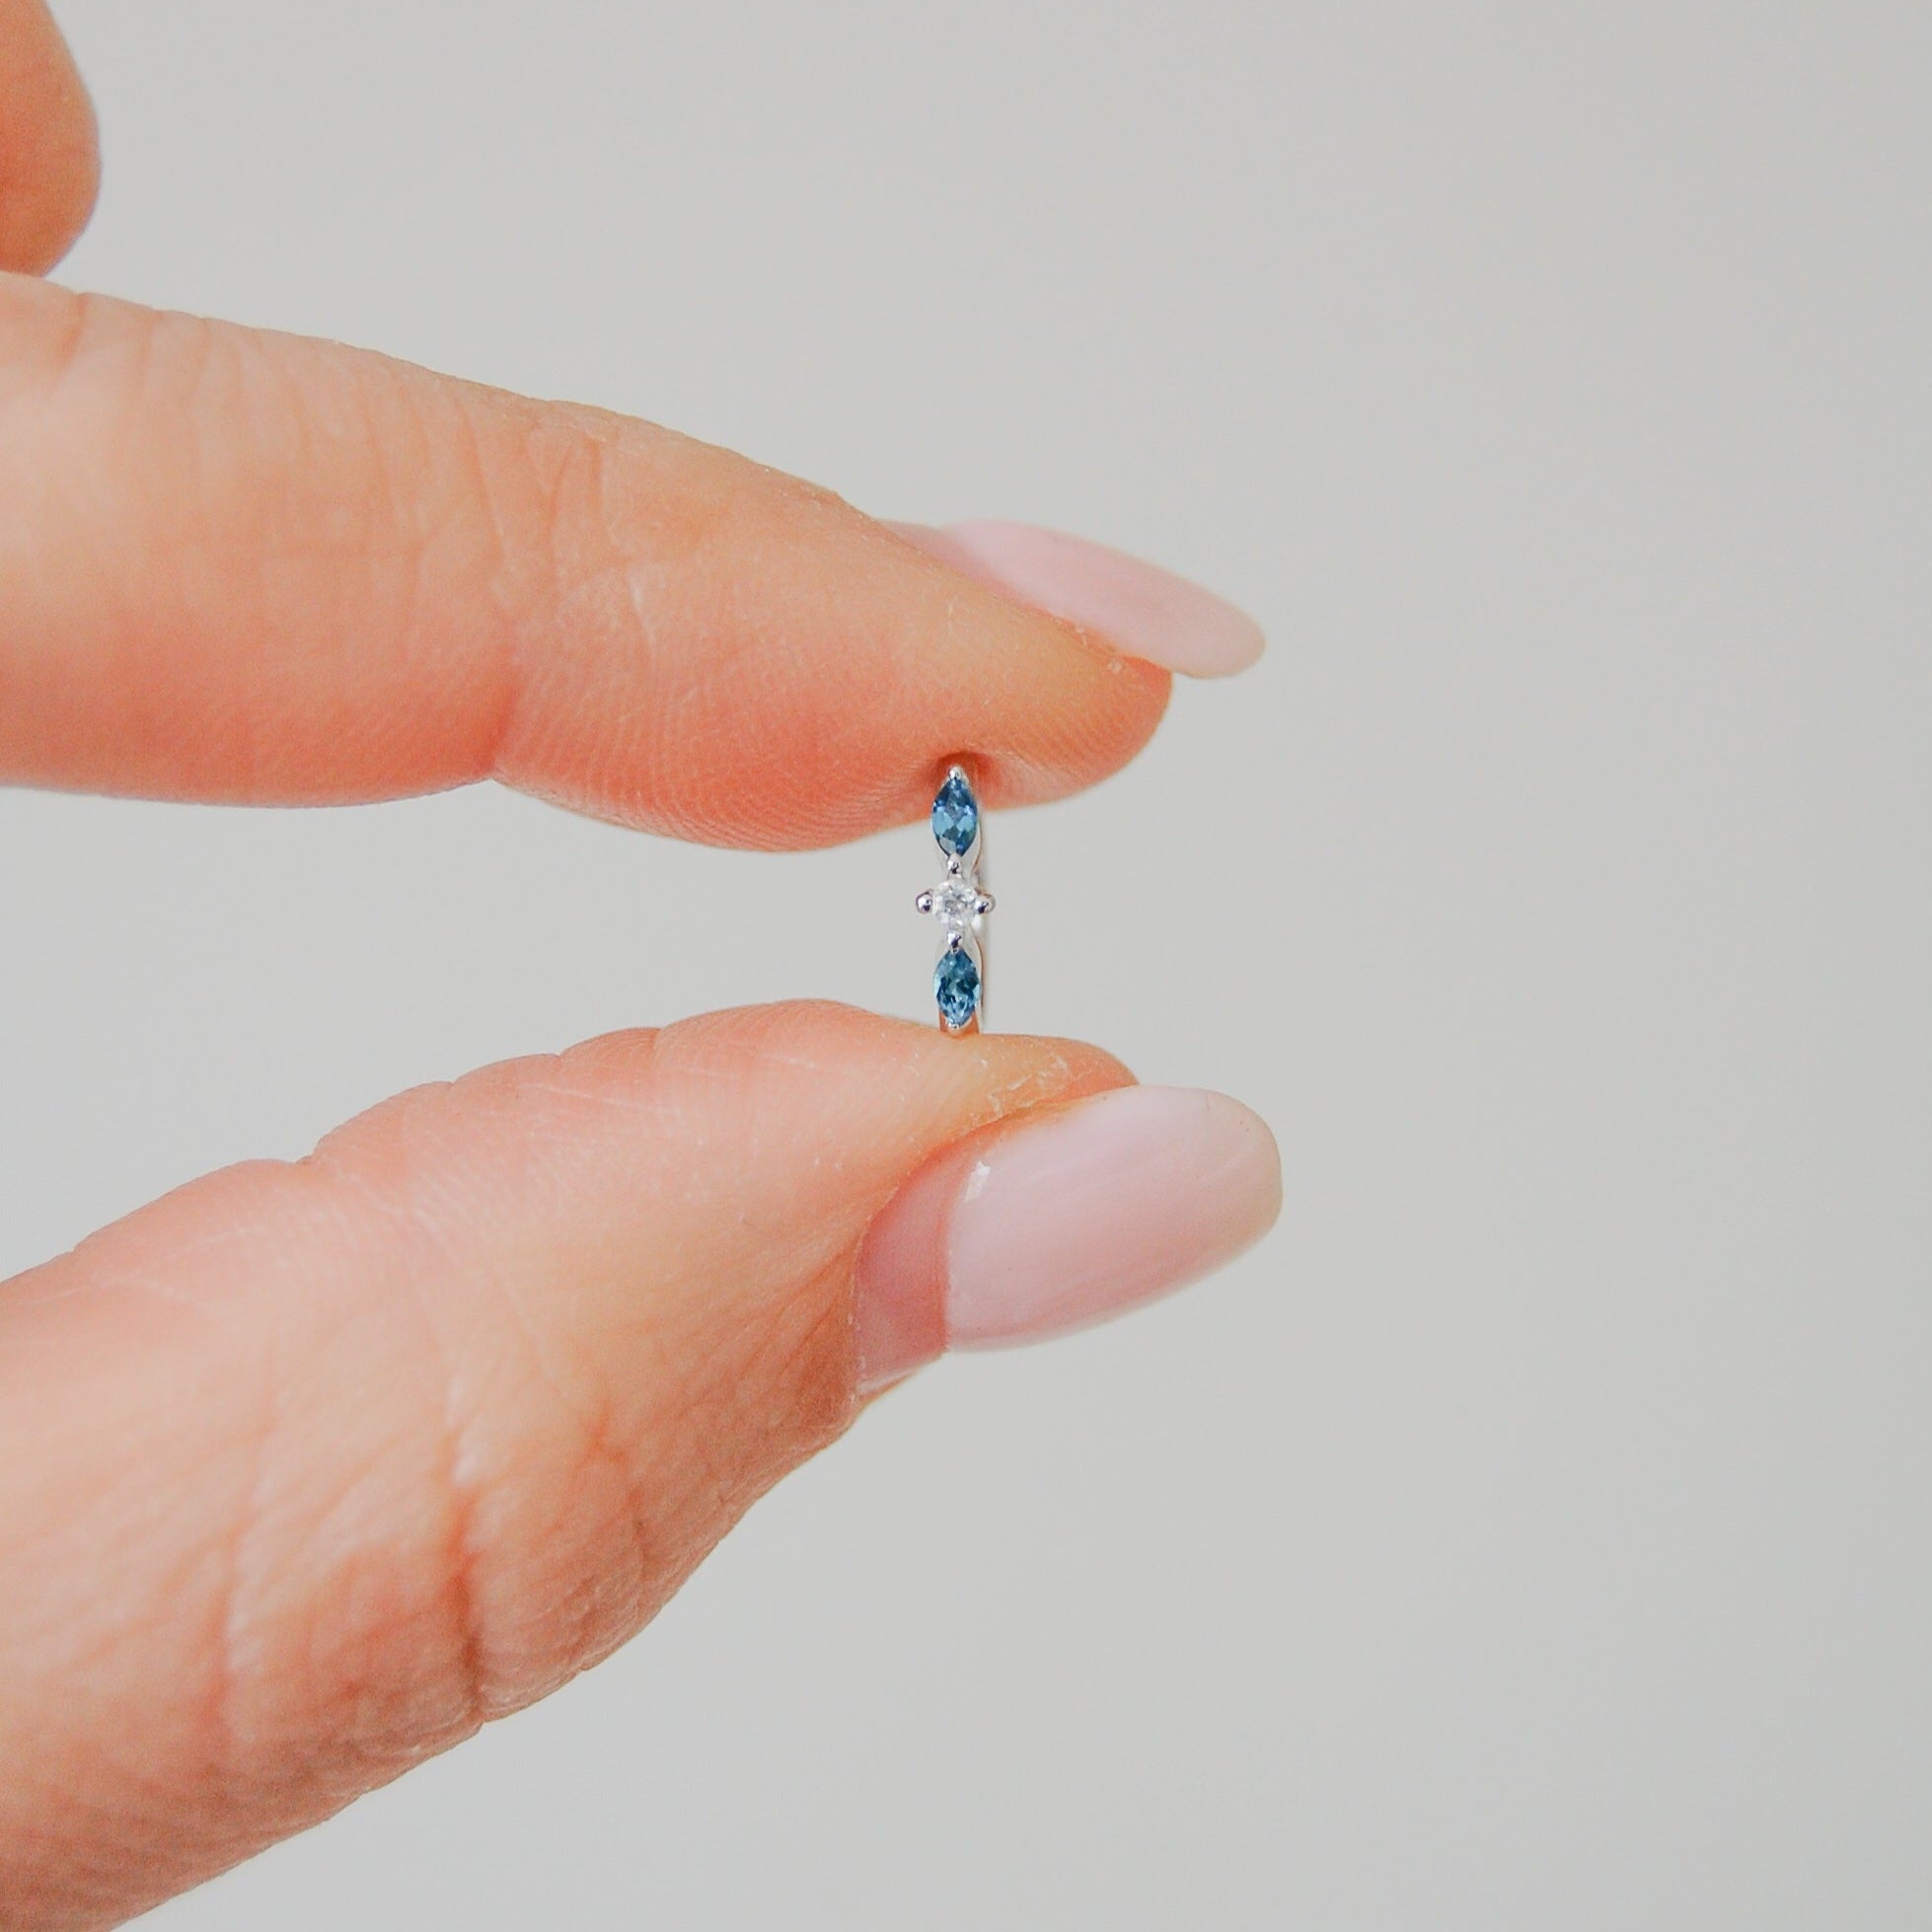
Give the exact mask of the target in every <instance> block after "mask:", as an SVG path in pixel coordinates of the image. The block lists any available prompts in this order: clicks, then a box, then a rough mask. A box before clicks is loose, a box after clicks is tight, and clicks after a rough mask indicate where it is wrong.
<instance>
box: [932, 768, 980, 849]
mask: <svg viewBox="0 0 1932 1932" xmlns="http://www.w3.org/2000/svg"><path fill="white" fill-rule="evenodd" d="M932 836H933V838H934V839H936V840H937V841H938V843H939V850H940V851H941V852H949V853H951V854H952V855H953V856H954V857H955V858H964V857H965V856H966V855H967V854H968V853H969V852H971V851H972V850H973V842H974V840H976V839H977V838H978V837H979V836H980V801H979V800H978V799H977V798H975V797H974V796H973V787H972V786H971V785H970V784H968V783H967V782H966V774H965V773H964V772H962V771H960V770H959V768H958V767H957V766H955V767H954V768H953V769H952V771H951V772H949V773H948V774H947V775H946V781H945V783H944V784H942V785H941V786H940V787H939V795H938V796H937V797H936V798H934V799H933V801H932Z"/></svg>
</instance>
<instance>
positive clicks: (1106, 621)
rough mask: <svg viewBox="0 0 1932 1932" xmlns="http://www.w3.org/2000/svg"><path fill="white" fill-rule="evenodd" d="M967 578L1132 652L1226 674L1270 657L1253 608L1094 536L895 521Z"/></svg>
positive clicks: (1022, 526)
mask: <svg viewBox="0 0 1932 1932" xmlns="http://www.w3.org/2000/svg"><path fill="white" fill-rule="evenodd" d="M891 527H892V528H893V529H894V530H896V531H897V532H898V533H899V534H900V536H902V537H904V538H905V539H906V541H907V542H908V543H910V544H917V545H918V546H919V548H920V549H921V550H923V551H925V552H927V553H928V555H929V556H932V557H937V558H938V559H939V561H940V562H942V563H945V564H949V565H950V566H951V567H952V568H953V569H955V570H957V571H959V572H960V573H961V574H962V575H964V576H968V577H972V578H974V579H976V580H977V581H978V582H980V583H984V584H990V585H991V586H992V587H993V588H994V589H995V590H1001V591H1004V592H1005V593H1006V595H1007V596H1009V597H1012V598H1015V599H1017V600H1018V602H1020V603H1022V604H1031V605H1033V606H1034V607H1035V608H1036V609H1038V610H1042V611H1045V612H1047V613H1048V614H1049V615H1050V616H1053V617H1057V618H1064V619H1065V620H1066V621H1067V622H1068V623H1069V624H1077V625H1078V626H1079V627H1080V629H1081V630H1082V631H1092V632H1098V633H1099V635H1101V636H1102V637H1104V638H1106V640H1107V641H1108V642H1109V643H1110V644H1112V645H1114V647H1115V648H1116V649H1118V650H1123V651H1125V652H1126V653H1127V655H1128V656H1130V657H1140V658H1145V659H1146V660H1147V661H1148V662H1149V663H1150V664H1162V665H1165V666H1166V668H1167V669H1168V670H1170V671H1184V672H1186V673H1187V675H1188V676H1189V677H1193V678H1225V677H1227V676H1229V675H1231V674H1232V673H1233V672H1235V671H1245V670H1246V669H1247V667H1248V666H1249V665H1250V664H1252V663H1253V662H1254V661H1255V659H1256V658H1257V657H1259V656H1260V655H1261V646H1262V636H1261V627H1260V626H1259V625H1258V624H1256V623H1255V621H1254V620H1253V618H1251V617H1249V616H1248V615H1247V613H1246V612H1245V611H1237V610H1236V609H1235V608H1234V606H1233V605H1232V604H1230V603H1228V602H1227V601H1226V599H1225V598H1221V597H1217V596H1216V595H1215V594H1214V592H1213V591H1211V590H1203V589H1202V588H1201V586H1200V585H1199V584H1197V583H1190V582H1189V581H1188V580H1187V578H1185V577H1177V576H1175V575H1174V573H1173V572H1172V571H1171V570H1163V569H1161V568H1159V567H1158V566H1157V565H1156V564H1152V563H1143V562H1142V561H1141V560H1140V558H1139V557H1126V556H1123V555H1122V554H1121V553H1120V552H1119V551H1117V550H1109V549H1107V547H1106V546H1105V545H1104V544H1090V543H1088V542H1087V541H1086V539H1085V538H1084V537H1069V536H1065V535H1063V534H1062V533H1061V532H1060V531H1058V530H1042V529H1040V528H1039V527H1038V526H1037V525H1036V524H1030V523H949V524H947V525H945V527H944V528H943V529H934V528H933V527H931V526H930V525H928V524H923V523H895V524H893V525H892V526H891Z"/></svg>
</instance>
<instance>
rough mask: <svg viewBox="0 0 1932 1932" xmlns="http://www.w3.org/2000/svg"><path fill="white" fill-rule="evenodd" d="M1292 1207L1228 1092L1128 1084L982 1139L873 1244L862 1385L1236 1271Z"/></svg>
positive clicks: (868, 1259)
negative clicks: (1284, 1202) (1235, 1261)
mask: <svg viewBox="0 0 1932 1932" xmlns="http://www.w3.org/2000/svg"><path fill="white" fill-rule="evenodd" d="M1280 1208H1281V1161H1280V1157H1279V1156H1278V1154H1277V1153H1276V1152H1275V1141H1274V1137H1273V1135H1271V1134H1270V1133H1269V1132H1268V1129H1267V1126H1266V1124H1265V1123H1264V1122H1263V1121H1262V1120H1261V1118H1260V1116H1259V1115H1257V1114H1254V1113H1251V1112H1250V1111H1249V1110H1248V1109H1247V1108H1246V1107H1244V1106H1242V1105H1241V1104H1240V1102H1239V1101H1238V1100H1230V1099H1228V1098H1227V1097H1226V1095H1225V1094H1220V1093H1205V1092H1201V1091H1199V1090H1198V1089H1195V1088H1192V1087H1177V1086H1128V1087H1121V1088H1119V1089H1117V1090H1116V1091H1114V1092H1111V1093H1101V1094H1096V1095H1094V1096H1093V1097H1092V1098H1090V1099H1086V1100H1077V1101H1075V1102H1074V1103H1073V1104H1072V1105H1071V1106H1066V1107H1056V1108H1052V1109H1050V1110H1046V1111H1043V1112H1042V1113H1040V1114H1038V1115H1036V1116H1027V1115H1021V1116H1019V1117H1018V1119H1017V1120H1015V1121H1013V1122H1011V1123H1008V1124H1006V1125H1003V1126H1002V1127H999V1128H996V1129H993V1130H991V1131H990V1132H988V1133H986V1134H980V1135H975V1136H973V1137H972V1138H971V1139H969V1140H967V1141H965V1142H963V1143H962V1144H961V1145H960V1146H958V1147H956V1148H952V1149H949V1150H947V1151H946V1152H944V1153H942V1154H940V1155H938V1156H937V1157H936V1158H935V1159H933V1160H932V1161H930V1162H929V1163H928V1164H927V1166H926V1167H925V1168H923V1169H922V1170H921V1171H920V1172H919V1173H918V1174H916V1175H914V1176H913V1178H912V1179H911V1180H910V1181H908V1182H907V1183H906V1185H905V1186H904V1187H903V1188H902V1189H901V1190H900V1191H899V1193H898V1194H897V1195H896V1196H895V1197H894V1198H893V1199H892V1201H891V1202H889V1203H888V1204H887V1206H886V1208H885V1209H884V1211H883V1212H882V1213H881V1214H880V1215H879V1217H878V1219H877V1220H876V1221H875V1222H874V1223H873V1224H872V1226H871V1229H870V1231H869V1232H868V1233H867V1234H866V1236H865V1240H864V1243H863V1245H862V1246H861V1248H860V1250H859V1256H858V1277H857V1286H856V1303H855V1316H854V1319H855V1326H856V1330H857V1350H858V1381H859V1387H860V1388H861V1389H873V1388H879V1387H882V1386H883V1385H884V1384H885V1383H887V1382H891V1381H896V1380H897V1379H898V1378H899V1377H900V1376H901V1375H907V1374H909V1373H910V1372H911V1371H912V1370H914V1369H917V1368H918V1367H920V1365H921V1364H922V1363H926V1362H929V1361H931V1360H932V1359H933V1357H934V1356H936V1355H939V1354H940V1353H941V1352H942V1351H944V1350H945V1349H948V1348H983V1347H990V1346H997V1345H999V1344H1001V1343H1006V1342H1032V1341H1040V1340H1043V1339H1044V1338H1045V1337H1047V1336H1049V1335H1060V1334H1064V1333H1066V1332H1067V1331H1068V1330H1069V1329H1073V1328H1083V1327H1085V1326H1086V1325H1087V1324H1088V1323H1089V1322H1095V1321H1104V1320H1105V1319H1106V1318H1107V1317H1108V1316H1110V1315H1116V1314H1119V1313H1120V1312H1121V1311H1122V1310H1123V1309H1126V1308H1131V1307H1133V1306H1135V1305H1136V1304H1137V1303H1139V1302H1142V1301H1146V1300H1151V1299H1152V1297H1154V1296H1156V1295H1162V1294H1165V1293H1166V1292H1167V1291H1168V1290H1169V1289H1174V1288H1180V1287H1182V1286H1183V1285H1184V1284H1186V1283H1188V1282H1191V1281H1196V1280H1198V1279H1199V1278H1200V1277H1201V1276H1203V1275H1205V1274H1208V1273H1209V1272H1210V1271H1211V1270H1213V1269H1216V1268H1219V1267H1220V1266H1221V1265H1222V1264H1223V1263H1224V1262H1226V1261H1229V1260H1231V1259H1232V1258H1233V1257H1234V1256H1235V1255H1237V1254H1239V1253H1240V1252H1241V1250H1242V1249H1243V1248H1245V1247H1247V1246H1248V1245H1249V1244H1250V1243H1251V1242H1253V1241H1255V1240H1256V1239H1258V1238H1259V1237H1260V1236H1261V1235H1262V1234H1264V1233H1265V1232H1266V1231H1267V1230H1268V1228H1269V1227H1270V1226H1272V1225H1273V1224H1274V1220H1275V1216H1276V1214H1277V1213H1278V1212H1279V1211H1280Z"/></svg>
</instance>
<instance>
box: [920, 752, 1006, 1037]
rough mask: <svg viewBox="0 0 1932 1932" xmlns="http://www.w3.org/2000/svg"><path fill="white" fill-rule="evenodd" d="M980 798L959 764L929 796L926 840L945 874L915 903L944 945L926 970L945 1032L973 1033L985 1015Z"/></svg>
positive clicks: (985, 903) (988, 901)
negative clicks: (933, 923) (933, 924)
mask: <svg viewBox="0 0 1932 1932" xmlns="http://www.w3.org/2000/svg"><path fill="white" fill-rule="evenodd" d="M982 834H983V828H982V826H981V823H980V801H979V799H978V797H977V796H976V795H975V794H974V791H973V781H972V779H971V778H970V777H969V776H968V774H967V770H966V767H965V766H964V765H963V764H958V763H955V764H954V765H953V766H952V767H951V768H950V769H949V770H948V771H947V773H946V777H945V782H944V783H943V784H941V785H940V786H939V789H938V793H937V795H936V796H935V797H934V798H933V800H932V840H933V843H934V844H935V845H936V846H937V847H938V848H939V855H940V856H941V857H942V858H943V859H944V860H945V862H946V875H945V877H944V878H943V879H941V880H940V881H939V883H938V884H937V885H935V886H934V887H933V888H932V889H931V891H930V892H922V893H921V894H920V895H919V899H918V901H917V902H916V903H917V904H918V906H919V909H920V911H921V912H923V913H929V914H930V915H931V916H932V917H933V918H934V919H936V920H937V921H938V922H939V929H940V930H941V931H942V932H943V933H944V935H945V944H944V947H943V949H942V950H941V951H940V954H939V963H938V964H937V965H936V966H935V967H934V968H933V969H932V998H933V1000H934V1001H935V1002H936V1003H937V1004H938V1008H939V1024H940V1026H941V1027H943V1028H944V1029H945V1031H946V1032H948V1033H977V1032H978V1031H979V1030H980V1027H981V1024H982V1022H983V1020H984V1019H985V1016H986V947H985V944H984V942H983V941H982V940H981V938H980V936H979V930H980V921H981V920H983V919H984V918H985V917H986V915H987V914H988V913H990V912H991V911H992V910H993V897H992V895H991V894H990V893H988V892H984V891H982V890H981V888H980V881H979V868H980V864H981V861H982V858H983V856H984V851H985V843H986V842H985V839H984V837H983V836H982Z"/></svg>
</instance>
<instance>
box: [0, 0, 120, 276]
mask: <svg viewBox="0 0 1932 1932" xmlns="http://www.w3.org/2000/svg"><path fill="white" fill-rule="evenodd" d="M100 188H101V142H100V128H99V123H98V122H97V120H96V118H95V113H94V104H93V102H92V101H91V100H90V99H89V97H88V92H87V88H86V86H85V84H84V83H83V82H82V80H81V76H80V71H79V69H78V68H76V66H75V65H74V59H73V55H72V54H71V53H70V52H69V51H68V47H67V43H66V41H65V40H64V39H63V38H62V37H61V35H60V31H59V29H58V28H56V27H55V26H54V24H53V21H52V19H51V18H50V16H49V15H48V13H47V11H46V8H45V7H44V6H43V5H42V4H41V0H0V268H3V269H7V270H9V271H12V272H14V273H17V274H30V275H41V274H45V273H46V272H47V270H48V269H50V268H52V267H53V266H54V265H55V264H56V263H57V262H58V261H59V260H60V259H61V258H62V257H63V256H64V255H65V254H66V253H67V251H68V250H69V249H71V248H72V247H73V245H74V243H75V242H76V241H77V240H78V239H79V238H80V234H81V231H82V230H83V229H84V228H85V227H86V226H87V223H88V218H89V217H90V216H91V215H92V214H93V212H94V204H95V201H96V199H97V197H98V196H99V194H100Z"/></svg>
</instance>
